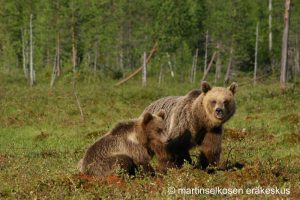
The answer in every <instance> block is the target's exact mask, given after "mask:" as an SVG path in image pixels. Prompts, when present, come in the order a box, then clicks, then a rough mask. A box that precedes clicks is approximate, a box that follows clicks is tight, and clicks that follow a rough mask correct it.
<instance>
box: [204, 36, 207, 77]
mask: <svg viewBox="0 0 300 200" xmlns="http://www.w3.org/2000/svg"><path fill="white" fill-rule="evenodd" d="M207 47H208V31H206V35H205V56H204V67H203V74H205V72H206V68H207Z"/></svg>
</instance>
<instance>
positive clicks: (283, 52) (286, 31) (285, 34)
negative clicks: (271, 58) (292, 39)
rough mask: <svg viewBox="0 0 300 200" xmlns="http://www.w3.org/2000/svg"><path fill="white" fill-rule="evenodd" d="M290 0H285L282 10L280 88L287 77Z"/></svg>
mask: <svg viewBox="0 0 300 200" xmlns="http://www.w3.org/2000/svg"><path fill="white" fill-rule="evenodd" d="M290 3H291V1H290V0H285V10H284V29H283V35H282V47H281V70H280V86H281V89H283V90H285V88H286V79H287V50H288V37H289V15H290Z"/></svg>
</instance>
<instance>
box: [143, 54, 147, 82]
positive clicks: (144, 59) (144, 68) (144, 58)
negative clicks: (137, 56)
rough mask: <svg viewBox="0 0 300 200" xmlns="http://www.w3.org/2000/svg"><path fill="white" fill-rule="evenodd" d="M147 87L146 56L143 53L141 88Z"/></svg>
mask: <svg viewBox="0 0 300 200" xmlns="http://www.w3.org/2000/svg"><path fill="white" fill-rule="evenodd" d="M146 85H147V54H146V51H145V52H144V56H143V87H146Z"/></svg>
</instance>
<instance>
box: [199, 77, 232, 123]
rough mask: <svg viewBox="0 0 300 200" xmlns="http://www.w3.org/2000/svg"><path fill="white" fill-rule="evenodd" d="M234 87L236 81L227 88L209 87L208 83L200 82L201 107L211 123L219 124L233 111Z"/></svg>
mask: <svg viewBox="0 0 300 200" xmlns="http://www.w3.org/2000/svg"><path fill="white" fill-rule="evenodd" d="M236 89H237V84H236V83H232V84H231V85H230V86H229V87H228V88H223V87H213V88H211V87H210V85H209V84H208V83H206V82H203V83H202V92H203V93H204V96H203V100H202V102H203V107H204V110H205V113H206V116H207V117H208V118H209V120H210V121H211V122H212V123H213V124H215V125H221V124H223V123H225V122H226V121H227V120H228V119H229V118H230V117H231V116H232V115H233V114H234V113H235V99H234V94H235V92H236Z"/></svg>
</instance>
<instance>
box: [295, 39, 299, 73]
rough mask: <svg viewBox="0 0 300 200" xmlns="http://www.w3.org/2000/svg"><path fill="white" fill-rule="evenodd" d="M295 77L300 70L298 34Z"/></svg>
mask: <svg viewBox="0 0 300 200" xmlns="http://www.w3.org/2000/svg"><path fill="white" fill-rule="evenodd" d="M295 49H296V50H295V77H296V76H297V74H298V73H299V71H300V66H299V47H298V36H296V48H295Z"/></svg>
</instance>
